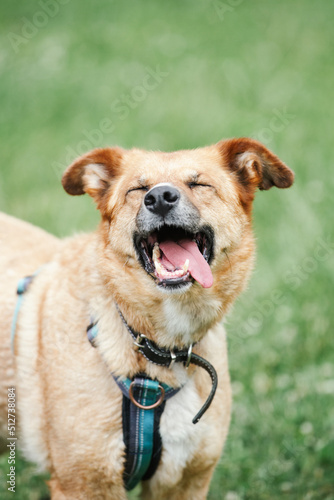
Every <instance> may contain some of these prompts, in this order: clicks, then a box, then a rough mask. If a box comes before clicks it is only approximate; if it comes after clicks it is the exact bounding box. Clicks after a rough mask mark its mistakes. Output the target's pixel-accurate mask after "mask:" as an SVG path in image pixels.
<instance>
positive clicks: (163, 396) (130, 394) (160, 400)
mask: <svg viewBox="0 0 334 500" xmlns="http://www.w3.org/2000/svg"><path fill="white" fill-rule="evenodd" d="M134 385H136V384H135V381H134V380H133V381H132V382H131V384H130V387H129V398H130V400H131V402H132V403H133V404H134V405H135V406H137V407H138V408H140V409H141V410H153V409H154V408H157V407H158V406H160V405H161V404H162V403H163V401H164V399H165V389H164V388H163V387H162V385H160V384H159V385H158V389H160V392H161V394H160V398H159V399H158V401H156V402H155V403H154V404H153V405H149V406H144V405H142V404H140V403H138V401H136V400H135V398H134V395H133V386H134Z"/></svg>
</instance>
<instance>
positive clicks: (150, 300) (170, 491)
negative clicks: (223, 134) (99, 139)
mask: <svg viewBox="0 0 334 500" xmlns="http://www.w3.org/2000/svg"><path fill="white" fill-rule="evenodd" d="M62 182H63V186H64V188H65V190H66V191H67V192H68V193H69V194H72V195H81V194H84V193H88V194H89V195H90V196H92V197H93V199H94V200H95V202H96V204H97V206H98V208H99V210H100V212H101V223H100V225H99V227H98V229H97V231H96V232H94V233H93V234H85V235H80V236H76V237H74V238H72V239H67V240H64V241H59V240H57V239H56V238H54V237H53V236H51V235H48V234H46V233H44V232H43V231H41V230H39V229H37V228H34V227H32V226H30V225H29V224H26V223H23V222H20V221H17V220H16V219H13V218H11V217H9V216H5V215H1V217H0V224H1V225H0V228H1V229H0V238H1V239H0V244H1V252H0V264H1V276H2V280H1V290H0V300H1V302H0V303H1V313H2V314H1V322H2V327H1V335H3V338H2V339H1V345H2V357H1V365H0V379H1V381H4V384H3V385H2V387H1V391H2V392H1V399H0V403H1V415H0V417H1V419H2V423H3V431H4V436H5V437H6V432H7V413H6V408H7V407H6V403H7V387H9V386H12V385H15V386H16V393H17V404H18V411H19V425H20V435H21V443H22V447H23V449H24V452H25V455H26V456H27V458H28V459H29V460H32V461H34V462H36V463H37V464H38V465H39V466H40V467H41V468H42V469H48V470H49V471H50V472H51V481H50V488H51V492H52V498H53V499H75V500H78V499H87V500H93V499H107V498H110V499H125V498H126V491H125V489H124V485H123V470H124V456H125V448H124V443H123V433H122V409H121V408H122V393H121V391H120V389H119V387H118V386H117V385H116V383H115V381H114V378H113V376H112V374H114V375H116V376H123V377H129V378H130V379H132V378H133V377H134V376H135V375H136V374H138V373H145V374H147V375H148V376H149V377H150V378H151V379H153V380H154V379H157V380H158V381H159V383H160V384H162V383H165V384H168V385H169V386H171V387H175V388H177V387H181V389H180V390H179V392H178V393H177V394H175V395H174V396H173V397H171V398H170V399H168V401H167V402H166V405H165V409H164V412H163V413H162V416H161V421H160V436H161V440H162V454H161V458H160V462H159V465H158V468H157V470H156V472H155V473H154V475H153V477H152V478H151V479H150V480H146V481H143V482H142V490H143V493H142V495H143V498H146V499H154V500H162V499H166V500H167V499H168V500H171V499H182V500H185V499H189V500H196V499H204V498H206V495H207V492H208V488H209V483H210V479H211V476H212V473H213V470H214V467H215V465H216V464H217V461H218V460H219V457H220V455H221V452H222V448H223V445H224V441H225V439H226V435H227V432H228V426H229V421H230V409H231V390H230V382H229V374H228V365H227V355H226V339H225V332H224V329H223V327H222V325H221V320H222V318H223V317H224V315H225V313H226V312H227V311H228V309H229V308H230V306H231V304H232V303H233V302H234V300H235V299H236V297H237V296H238V295H239V293H240V292H241V291H242V289H243V288H244V287H245V284H246V282H247V279H248V276H249V273H250V270H251V268H252V265H253V252H254V242H253V237H252V232H251V209H252V201H253V198H254V193H255V191H256V189H257V188H259V189H269V188H271V187H272V186H277V187H279V188H287V187H289V186H290V185H291V184H292V182H293V173H292V171H291V170H290V169H289V168H288V167H287V166H286V165H284V163H282V162H281V161H280V160H279V159H278V158H277V157H276V156H275V155H273V154H272V153H271V152H270V151H268V149H266V148H265V147H264V146H263V145H262V144H260V143H258V142H257V141H254V140H251V139H232V140H226V141H221V142H219V143H218V144H215V145H213V146H209V147H205V148H202V149H197V150H191V151H178V152H174V153H160V152H158V153H156V152H146V151H141V150H138V149H133V150H129V151H127V150H123V149H120V148H107V149H96V150H94V151H92V152H90V153H88V154H86V155H84V156H82V157H81V158H79V159H78V160H77V161H75V162H74V163H73V164H72V165H71V166H70V167H69V168H68V169H67V170H66V172H65V174H64V176H63V181H62ZM43 265H44V266H43ZM41 266H43V267H42V268H41ZM37 268H41V270H40V272H39V274H38V275H37V276H36V277H35V279H34V280H33V282H32V284H31V285H30V287H29V290H28V291H27V293H26V294H25V297H24V300H23V305H22V307H21V310H20V312H19V315H18V323H17V328H16V337H15V363H14V359H13V356H12V355H11V351H10V324H11V319H12V316H13V312H14V307H15V300H16V297H15V289H16V284H17V280H18V279H19V278H21V277H22V276H24V275H27V274H31V273H32V272H34V271H35V270H36V269H37ZM3 278H5V279H3ZM116 304H117V305H118V307H119V310H120V311H121V313H122V314H123V316H124V318H125V320H126V322H127V325H128V326H129V327H131V328H132V329H133V330H135V331H136V332H139V333H141V334H143V335H145V336H146V337H148V339H151V340H152V341H154V343H155V344H156V345H157V346H159V348H165V349H166V350H167V351H168V350H173V352H175V351H177V349H180V350H182V349H189V346H190V345H191V344H194V347H193V352H194V353H197V355H200V356H202V357H203V358H205V359H206V360H207V361H208V362H210V363H211V364H212V365H213V366H214V367H215V369H216V371H217V373H218V380H219V383H218V389H217V392H216V395H215V397H214V399H213V402H212V404H211V406H210V408H209V409H208V410H207V411H206V413H205V415H204V416H203V418H202V419H201V420H200V421H199V423H198V424H196V425H194V424H193V423H192V419H193V418H194V416H195V414H196V413H197V412H198V411H199V409H200V408H201V406H202V405H203V404H204V402H205V400H206V399H207V397H208V394H209V393H210V390H211V382H210V378H209V376H208V375H207V374H206V373H205V371H204V370H203V369H202V368H200V367H198V366H197V367H196V366H194V365H193V364H190V366H189V368H188V369H187V368H186V367H185V366H184V363H175V364H172V365H173V366H159V365H156V364H154V363H152V362H151V361H148V360H147V359H146V358H145V357H144V356H143V355H142V354H141V349H140V348H137V347H136V346H135V345H134V342H133V339H132V336H131V335H130V333H129V331H128V330H127V328H126V325H125V324H124V322H123V321H122V319H121V317H120V314H119V312H118V310H117V308H116ZM91 318H95V320H96V321H98V336H97V338H96V343H97V347H96V348H95V349H94V348H93V347H92V346H91V345H90V343H89V342H88V340H87V335H86V329H87V326H88V324H89V323H90V321H91ZM143 338H144V337H142V338H141V339H140V341H141V340H142V339H143ZM14 365H15V372H16V373H15V379H14V370H13V369H14Z"/></svg>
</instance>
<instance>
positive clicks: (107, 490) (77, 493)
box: [48, 473, 128, 500]
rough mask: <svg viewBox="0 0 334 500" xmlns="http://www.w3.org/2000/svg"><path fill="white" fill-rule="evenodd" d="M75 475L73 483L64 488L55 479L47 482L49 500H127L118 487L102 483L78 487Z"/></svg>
mask: <svg viewBox="0 0 334 500" xmlns="http://www.w3.org/2000/svg"><path fill="white" fill-rule="evenodd" d="M74 474H75V473H73V482H72V483H71V484H67V485H66V486H63V485H61V483H60V481H59V480H58V479H57V478H56V477H52V478H51V480H50V481H48V485H49V488H50V492H51V500H127V498H128V497H127V494H126V492H125V489H124V487H123V484H120V485H116V484H113V485H110V484H108V485H107V484H105V485H103V484H102V483H99V484H95V485H93V484H90V485H88V484H87V485H85V486H82V485H81V486H79V485H78V483H77V481H76V478H75V475H74Z"/></svg>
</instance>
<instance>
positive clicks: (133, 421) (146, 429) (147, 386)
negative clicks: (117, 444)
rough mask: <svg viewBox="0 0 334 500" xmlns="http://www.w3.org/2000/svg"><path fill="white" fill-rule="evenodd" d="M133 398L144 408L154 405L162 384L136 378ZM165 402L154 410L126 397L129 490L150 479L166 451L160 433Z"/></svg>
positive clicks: (126, 448)
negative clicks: (147, 408)
mask: <svg viewBox="0 0 334 500" xmlns="http://www.w3.org/2000/svg"><path fill="white" fill-rule="evenodd" d="M134 383H135V388H134V389H133V395H134V397H135V399H136V400H137V401H140V402H142V403H143V405H144V406H146V405H147V406H149V405H154V403H155V402H156V400H157V395H158V392H159V383H158V381H156V380H151V379H149V378H147V377H136V378H135V379H134ZM165 404H166V403H165V401H164V402H163V403H162V404H161V405H160V406H159V407H156V408H154V409H151V410H143V409H140V408H138V406H136V405H134V404H133V403H132V402H131V401H130V399H129V397H128V396H123V405H122V420H123V440H124V444H125V451H126V461H125V468H124V473H123V481H124V486H125V488H126V489H127V490H128V491H129V490H132V489H133V488H134V487H135V486H136V485H137V484H138V483H139V482H140V481H141V480H147V479H150V478H151V477H152V476H153V474H154V473H155V471H156V469H157V467H158V465H159V461H160V457H161V451H162V441H161V436H160V432H159V425H160V418H161V415H162V412H163V410H164V407H165Z"/></svg>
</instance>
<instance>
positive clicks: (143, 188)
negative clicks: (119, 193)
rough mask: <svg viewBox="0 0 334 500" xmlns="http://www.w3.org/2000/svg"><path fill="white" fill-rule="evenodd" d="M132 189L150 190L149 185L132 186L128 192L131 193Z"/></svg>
mask: <svg viewBox="0 0 334 500" xmlns="http://www.w3.org/2000/svg"><path fill="white" fill-rule="evenodd" d="M132 191H148V186H138V187H133V188H130V189H128V191H127V192H126V194H129V193H131V192H132Z"/></svg>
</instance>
